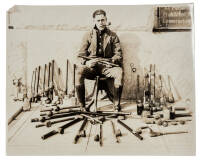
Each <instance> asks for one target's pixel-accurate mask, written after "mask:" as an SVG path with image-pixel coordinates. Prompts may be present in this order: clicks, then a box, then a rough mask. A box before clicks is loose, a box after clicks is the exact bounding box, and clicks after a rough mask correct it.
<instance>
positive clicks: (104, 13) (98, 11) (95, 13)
mask: <svg viewBox="0 0 200 160" xmlns="http://www.w3.org/2000/svg"><path fill="white" fill-rule="evenodd" d="M101 14H103V15H104V16H106V12H105V11H104V10H102V9H98V10H96V11H94V13H93V15H92V16H93V18H95V16H96V15H101Z"/></svg>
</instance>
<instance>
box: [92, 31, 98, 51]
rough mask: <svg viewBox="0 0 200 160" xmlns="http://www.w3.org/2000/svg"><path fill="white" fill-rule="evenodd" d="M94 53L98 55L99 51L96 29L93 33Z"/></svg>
mask: <svg viewBox="0 0 200 160" xmlns="http://www.w3.org/2000/svg"><path fill="white" fill-rule="evenodd" d="M91 43H92V52H93V53H96V50H97V32H96V30H95V29H93V33H92V41H91Z"/></svg>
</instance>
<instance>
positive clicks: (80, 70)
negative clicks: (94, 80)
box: [75, 66, 85, 85]
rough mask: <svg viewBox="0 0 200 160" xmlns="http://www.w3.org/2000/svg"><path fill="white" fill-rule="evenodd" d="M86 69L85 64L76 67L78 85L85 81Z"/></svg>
mask: <svg viewBox="0 0 200 160" xmlns="http://www.w3.org/2000/svg"><path fill="white" fill-rule="evenodd" d="M84 70H85V67H84V66H78V67H77V68H76V80H75V81H76V85H81V84H83V83H84V76H83V75H84Z"/></svg>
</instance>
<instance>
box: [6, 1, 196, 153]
mask: <svg viewBox="0 0 200 160" xmlns="http://www.w3.org/2000/svg"><path fill="white" fill-rule="evenodd" d="M193 12H194V9H193V4H192V3H183V4H181V3H179V4H156V5H82V6H81V5H72V6H69V5H66V6H59V5H58V6H56V5H53V6H47V5H46V6H39V5H38V6H34V5H14V6H13V7H11V8H10V9H9V10H7V13H6V16H7V17H6V38H7V40H6V120H7V121H6V125H7V128H6V153H7V155H9V156H19V155H20V156H27V155H28V156H31V155H33V156H40V155H42V156H43V155H44V156H52V155H53V156H58V155H73V156H75V155H135V156H136V155H139V156H146V155H152V156H194V155H195V154H196V127H195V125H196V117H195V71H194V44H193V43H194V14H193Z"/></svg>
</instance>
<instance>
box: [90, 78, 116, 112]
mask: <svg viewBox="0 0 200 160" xmlns="http://www.w3.org/2000/svg"><path fill="white" fill-rule="evenodd" d="M108 79H109V78H107V77H100V76H96V78H95V84H94V88H93V92H92V100H91V102H90V103H89V104H88V108H90V107H91V106H92V105H93V104H94V105H95V108H94V112H96V111H97V102H98V94H99V91H100V90H103V89H104V90H105V91H108V90H107V88H103V86H102V85H100V84H102V82H103V81H106V80H108ZM106 87H107V86H106ZM106 93H107V92H106ZM107 94H108V93H107ZM110 94H111V93H110ZM108 96H110V97H109V99H110V101H112V102H113V100H112V99H113V98H112V97H113V95H108Z"/></svg>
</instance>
